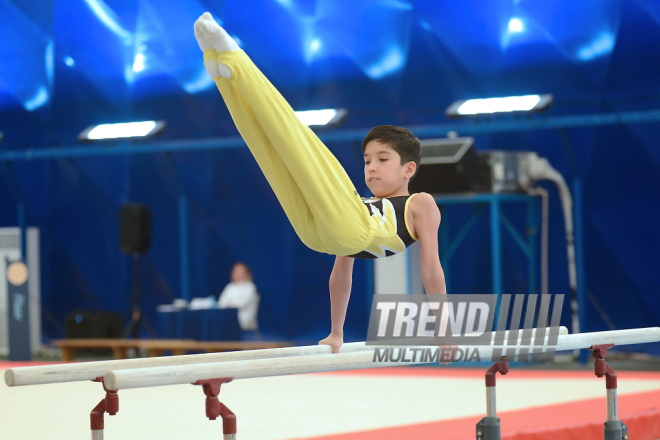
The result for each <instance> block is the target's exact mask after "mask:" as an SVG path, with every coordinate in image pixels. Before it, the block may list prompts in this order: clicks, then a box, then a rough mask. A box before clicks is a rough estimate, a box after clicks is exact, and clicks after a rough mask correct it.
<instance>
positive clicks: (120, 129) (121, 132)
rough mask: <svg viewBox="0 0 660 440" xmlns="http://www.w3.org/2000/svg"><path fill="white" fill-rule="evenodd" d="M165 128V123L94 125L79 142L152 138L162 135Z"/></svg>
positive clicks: (144, 122) (82, 134)
mask: <svg viewBox="0 0 660 440" xmlns="http://www.w3.org/2000/svg"><path fill="white" fill-rule="evenodd" d="M164 128H165V121H142V122H125V123H120V124H101V125H92V126H89V127H87V128H86V129H85V130H84V131H83V132H82V133H80V134H79V135H78V140H80V141H98V140H105V139H120V138H136V137H147V136H149V137H151V136H154V135H156V134H158V133H160V132H161V131H162V130H163V129H164Z"/></svg>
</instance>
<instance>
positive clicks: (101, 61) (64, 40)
mask: <svg viewBox="0 0 660 440" xmlns="http://www.w3.org/2000/svg"><path fill="white" fill-rule="evenodd" d="M131 3H132V4H133V5H134V7H137V3H135V2H131ZM54 37H55V40H56V42H57V46H58V50H57V52H58V55H60V56H61V57H62V61H64V62H65V63H66V64H67V65H68V66H69V65H70V67H72V70H75V71H76V73H78V74H80V75H82V76H83V77H84V78H85V79H86V81H87V82H89V83H90V84H92V85H93V86H94V87H95V88H96V89H97V90H98V91H99V92H100V93H101V94H102V95H103V96H104V98H105V99H107V100H109V101H112V102H115V103H117V104H120V105H121V104H123V105H126V104H127V103H128V102H127V100H128V99H129V87H128V82H129V81H130V79H131V77H132V73H133V69H132V66H133V46H134V43H133V42H134V33H133V29H131V28H130V27H129V26H128V25H127V24H126V23H125V20H124V19H123V18H122V17H121V16H119V15H118V14H117V13H116V12H115V11H113V10H112V9H111V8H110V7H109V6H108V5H107V4H106V3H104V2H103V1H102V0H71V1H67V2H57V3H56V4H55V26H54ZM58 61H59V60H58ZM83 128H84V127H83Z"/></svg>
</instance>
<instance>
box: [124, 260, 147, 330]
mask: <svg viewBox="0 0 660 440" xmlns="http://www.w3.org/2000/svg"><path fill="white" fill-rule="evenodd" d="M140 296H141V292H140V254H139V253H138V252H133V313H131V322H129V323H128V325H127V326H126V328H125V329H124V335H123V336H124V339H127V338H128V336H129V335H130V334H131V333H132V334H133V339H139V337H140V328H139V326H140V325H142V328H144V330H145V331H146V332H147V334H148V335H149V337H150V338H152V339H153V338H154V331H153V328H152V327H151V325H150V324H149V321H147V318H145V317H144V316H143V315H142V308H141V306H140Z"/></svg>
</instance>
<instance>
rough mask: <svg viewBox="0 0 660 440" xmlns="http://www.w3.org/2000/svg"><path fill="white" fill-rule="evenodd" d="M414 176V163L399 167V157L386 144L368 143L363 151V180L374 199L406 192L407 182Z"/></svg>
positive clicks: (375, 141)
mask: <svg viewBox="0 0 660 440" xmlns="http://www.w3.org/2000/svg"><path fill="white" fill-rule="evenodd" d="M413 174H415V163H414V162H407V163H405V164H403V165H401V156H399V153H397V152H396V151H395V150H394V149H393V148H392V147H390V146H389V145H388V144H384V143H382V142H380V141H378V140H372V141H370V142H369V143H368V144H367V146H366V147H365V149H364V180H365V182H366V184H367V187H368V188H369V189H370V190H371V192H372V193H373V194H374V196H376V197H389V196H391V195H395V194H396V195H401V194H397V193H399V192H401V191H403V192H407V191H408V180H409V179H410V178H411V177H412V176H413Z"/></svg>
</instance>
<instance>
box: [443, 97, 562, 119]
mask: <svg viewBox="0 0 660 440" xmlns="http://www.w3.org/2000/svg"><path fill="white" fill-rule="evenodd" d="M553 101H554V98H553V96H552V95H549V94H547V95H524V96H506V97H502V98H486V99H468V100H459V101H456V102H454V103H453V104H452V105H450V106H449V107H447V109H446V110H445V114H446V115H447V116H449V117H450V118H460V117H468V116H479V115H493V114H497V113H524V112H542V111H545V110H547V109H548V108H549V107H550V105H552V102H553Z"/></svg>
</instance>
